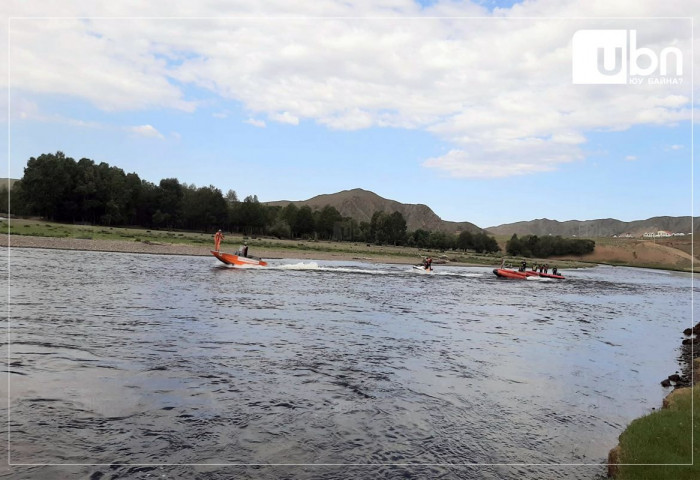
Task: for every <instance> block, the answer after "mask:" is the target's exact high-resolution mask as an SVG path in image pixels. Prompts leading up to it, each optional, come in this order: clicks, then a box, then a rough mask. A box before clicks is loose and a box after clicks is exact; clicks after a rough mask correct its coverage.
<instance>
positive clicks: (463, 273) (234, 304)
mask: <svg viewBox="0 0 700 480" xmlns="http://www.w3.org/2000/svg"><path fill="white" fill-rule="evenodd" d="M270 264H271V267H270V268H268V269H248V270H237V269H233V268H227V267H224V266H222V264H220V263H218V262H217V261H216V260H215V259H213V258H211V259H210V258H207V257H180V256H151V255H133V254H120V253H98V252H76V251H58V250H52V251H50V250H37V249H20V248H13V249H12V251H11V261H10V268H11V276H10V278H11V289H10V309H9V311H10V332H11V345H10V351H9V360H10V367H9V370H10V371H11V374H10V389H11V390H10V392H9V401H10V419H11V425H10V428H11V432H10V433H11V442H10V452H11V461H12V463H13V464H15V465H16V464H53V465H52V466H34V467H28V466H16V467H14V468H13V474H12V475H15V476H17V477H18V478H20V477H21V478H26V476H36V477H39V476H53V475H52V474H53V473H55V475H57V476H62V475H65V474H66V472H71V473H73V474H76V475H82V476H85V477H88V476H92V478H102V477H103V476H104V477H105V478H148V477H149V476H150V477H152V476H156V475H158V476H166V477H192V476H197V477H198V478H226V477H227V476H230V475H236V476H242V477H246V476H248V477H254V478H279V477H281V476H286V477H289V478H366V477H368V476H375V477H378V478H393V477H401V478H406V477H407V478H425V477H426V476H428V477H433V478H440V477H445V478H453V477H455V476H456V477H459V478H542V477H543V476H552V475H554V476H557V477H561V476H566V477H567V478H596V477H599V476H601V475H602V474H603V473H604V471H605V468H604V467H602V466H600V464H602V463H605V461H606V456H607V452H608V450H609V449H610V448H612V447H613V446H614V445H615V444H616V443H617V436H618V435H619V434H620V433H621V432H622V430H623V429H624V427H625V426H626V425H627V424H628V423H629V422H630V421H631V420H633V419H634V418H636V417H638V416H640V415H642V414H645V413H648V412H649V411H651V409H652V408H653V407H659V406H660V404H661V399H662V398H663V396H664V395H665V394H666V393H667V391H665V390H664V389H663V388H662V387H660V386H659V381H660V380H661V379H663V378H665V377H666V376H667V375H669V374H670V373H673V372H674V371H675V370H678V365H677V361H676V357H677V356H678V353H679V352H678V346H679V344H680V338H681V335H680V332H682V330H683V329H684V328H686V327H688V326H691V324H692V318H691V285H690V276H688V275H683V274H675V273H669V272H660V271H648V270H635V269H627V268H612V267H598V268H593V269H586V270H578V271H570V272H563V273H564V275H566V276H567V280H565V281H555V280H550V281H538V280H534V281H513V280H510V281H509V280H503V279H498V278H496V277H495V276H494V275H493V274H492V273H491V269H489V268H460V267H441V266H436V269H435V270H436V271H435V274H433V275H421V274H417V273H416V272H415V271H412V269H411V268H410V266H405V265H372V264H365V263H357V262H321V261H319V262H313V261H309V260H305V261H301V260H277V261H274V260H273V261H271V262H270ZM5 268H7V265H6V266H5ZM5 353H7V349H5ZM5 358H8V357H7V355H5ZM5 401H7V400H5ZM84 463H87V464H103V465H89V466H82V467H65V466H61V465H65V464H84ZM150 464H159V465H160V464H168V465H164V466H155V465H150ZM173 464H178V465H177V466H173ZM194 464H197V465H194ZM205 464H210V465H205ZM231 464H257V465H267V464H275V465H277V466H249V465H248V466H237V467H232V466H230V465H231ZM287 464H295V465H294V466H292V465H287ZM329 464H330V465H329ZM337 464H353V465H351V466H350V465H346V466H342V465H341V466H338V465H337ZM465 464H475V465H471V466H466V465H465ZM532 464H546V465H545V466H542V465H539V466H538V465H532ZM558 464H566V465H564V466H557V465H558ZM576 464H584V466H576ZM586 464H587V465H586ZM449 465H456V466H449ZM71 468H72V470H71Z"/></svg>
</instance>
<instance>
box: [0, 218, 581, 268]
mask: <svg viewBox="0 0 700 480" xmlns="http://www.w3.org/2000/svg"><path fill="white" fill-rule="evenodd" d="M0 232H3V233H10V235H11V236H12V238H13V239H14V240H13V241H12V245H14V246H28V247H38V248H74V249H78V250H102V251H132V252H134V253H167V254H182V255H209V250H210V249H211V248H212V247H213V245H214V241H213V234H212V233H196V232H180V231H167V230H146V229H138V228H121V227H101V226H92V225H69V224H61V223H53V222H46V221H42V220H32V219H13V220H12V221H11V222H7V221H6V220H5V221H0ZM42 238H46V239H63V241H61V242H56V241H54V242H48V241H47V242H42V241H41V240H40V239H42ZM30 239H31V240H32V241H29V240H30ZM22 240H25V241H22ZM71 240H72V241H71ZM243 242H247V243H248V245H249V247H250V252H251V253H252V254H254V255H257V256H260V257H264V258H268V259H269V258H305V259H308V258H314V259H318V260H330V259H334V260H342V259H346V260H363V261H378V262H388V263H416V264H417V263H420V261H421V260H422V258H423V257H425V256H432V257H433V258H434V259H435V264H441V263H449V264H461V265H487V266H493V265H498V264H500V262H501V258H502V253H498V254H477V253H475V252H456V251H446V252H441V251H437V250H429V249H419V248H414V247H401V246H391V245H381V246H378V245H370V244H365V243H360V242H331V241H316V240H306V241H300V240H282V239H277V238H270V237H252V238H249V237H244V236H241V235H226V238H225V239H224V242H223V243H222V250H223V251H234V250H237V249H238V246H239V245H241V244H242V243H243ZM146 247H147V248H146ZM536 261H537V260H536V259H528V263H532V262H536ZM541 262H545V260H541ZM547 262H548V263H549V264H550V265H553V264H556V265H557V267H558V268H559V270H564V269H570V268H581V267H589V266H591V265H593V264H591V263H588V262H580V261H576V260H557V261H556V262H552V261H547ZM511 263H514V264H517V263H519V262H518V260H517V259H513V260H511Z"/></svg>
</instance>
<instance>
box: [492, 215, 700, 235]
mask: <svg viewBox="0 0 700 480" xmlns="http://www.w3.org/2000/svg"><path fill="white" fill-rule="evenodd" d="M699 219H700V217H694V222H693V218H692V217H690V216H687V217H653V218H648V219H646V220H635V221H633V222H623V221H621V220H615V219H614V218H605V219H599V220H569V221H566V222H559V221H557V220H549V219H546V218H541V219H537V220H531V221H529V222H516V223H508V224H505V225H498V226H495V227H488V228H486V231H488V232H489V233H492V234H494V235H513V234H514V233H515V234H517V235H561V236H562V237H566V236H568V237H571V236H577V237H612V236H613V235H617V236H620V235H625V234H629V235H632V236H635V237H641V236H642V235H643V234H644V233H647V232H658V231H660V230H665V231H668V232H672V233H686V234H687V233H691V232H692V228H693V223H694V227H695V230H698V227H699V225H700V222H698V220H699Z"/></svg>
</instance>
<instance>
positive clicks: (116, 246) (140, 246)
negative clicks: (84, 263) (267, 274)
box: [0, 234, 480, 266]
mask: <svg viewBox="0 0 700 480" xmlns="http://www.w3.org/2000/svg"><path fill="white" fill-rule="evenodd" d="M256 243H257V242H250V243H249V244H250V246H251V249H250V253H251V254H254V255H256V256H259V257H263V258H265V259H267V260H270V259H273V260H274V259H282V258H295V259H301V260H311V259H313V260H355V261H362V262H372V263H395V264H418V263H420V262H421V260H422V256H421V255H419V254H417V253H416V254H410V253H407V254H405V255H400V254H397V253H395V252H392V253H391V254H387V253H384V252H382V251H379V252H378V253H372V252H367V251H359V250H358V252H356V253H355V252H352V251H350V252H348V251H332V250H321V249H313V248H307V249H304V248H303V247H300V248H297V249H290V248H286V249H284V248H277V249H276V248H270V247H266V246H261V245H256ZM0 244H1V245H4V246H6V247H10V248H13V247H14V248H17V247H21V248H43V249H58V250H84V251H94V252H122V253H142V254H151V255H189V256H210V255H211V253H210V250H211V249H213V244H212V245H210V246H205V245H188V244H184V243H167V242H158V241H150V240H134V241H127V240H107V239H88V238H65V237H63V238H61V237H39V236H28V235H7V234H0ZM237 248H238V247H232V246H229V247H228V248H227V247H226V245H224V246H223V248H222V250H223V251H228V250H230V251H235V250H236V249H237ZM377 249H379V247H378V248H377ZM436 263H439V261H438V262H436ZM449 263H450V264H452V265H460V266H469V265H480V264H478V263H469V262H449Z"/></svg>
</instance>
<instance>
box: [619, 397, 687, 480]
mask: <svg viewBox="0 0 700 480" xmlns="http://www.w3.org/2000/svg"><path fill="white" fill-rule="evenodd" d="M691 393H692V395H691ZM693 402H694V403H695V405H700V385H698V386H695V387H693V388H692V389H691V388H685V389H681V390H677V391H676V392H674V393H673V394H672V396H671V401H670V402H669V406H668V408H664V409H663V410H660V411H657V412H654V413H651V414H650V415H647V416H646V417H642V418H639V419H637V420H635V421H633V422H632V423H631V424H630V425H629V426H628V427H627V429H626V430H625V431H624V432H623V433H622V435H620V447H619V448H620V453H619V463H620V464H621V465H620V466H619V471H618V473H617V475H616V476H615V478H616V479H618V480H639V479H649V480H652V479H659V480H661V479H668V480H684V479H688V480H691V479H697V478H700V463H698V461H697V459H698V458H700V415H698V414H696V415H695V416H694V417H693V411H692V410H693V409H692V403H693ZM693 433H694V434H695V438H694V441H692V440H693ZM691 441H692V443H691ZM692 447H694V448H692ZM691 448H692V450H691ZM693 459H695V462H696V463H695V465H690V464H691V463H692V461H693ZM625 464H626V465H625ZM654 464H657V465H654Z"/></svg>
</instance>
